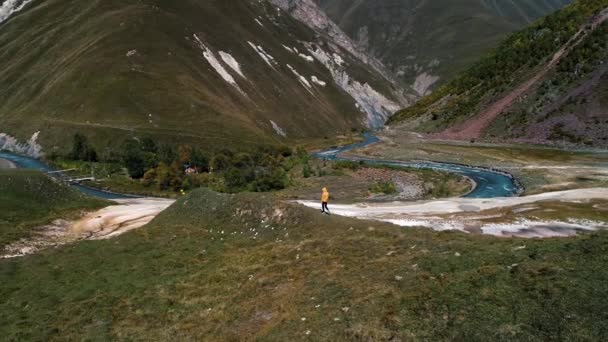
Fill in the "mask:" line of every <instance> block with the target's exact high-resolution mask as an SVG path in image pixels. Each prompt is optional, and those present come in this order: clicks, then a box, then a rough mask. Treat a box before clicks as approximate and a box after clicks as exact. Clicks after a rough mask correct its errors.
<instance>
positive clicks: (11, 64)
mask: <svg viewBox="0 0 608 342" xmlns="http://www.w3.org/2000/svg"><path fill="white" fill-rule="evenodd" d="M256 20H257V22H256ZM195 35H196V36H197V37H198V38H199V40H200V42H198V41H197V39H196V38H194V36H195ZM249 42H251V43H253V44H254V45H256V46H258V47H261V48H257V49H253V48H252V47H251V46H250V44H249ZM303 42H310V43H314V44H319V46H321V47H322V49H323V50H325V51H326V52H328V53H329V52H331V51H332V49H333V48H332V47H329V46H328V45H326V42H325V41H324V40H322V39H321V38H318V39H317V38H316V37H315V35H314V33H313V32H312V31H311V30H309V29H308V28H307V27H306V26H304V25H303V24H302V23H299V22H297V21H295V20H294V19H292V18H291V17H289V16H288V15H286V14H285V13H282V12H277V10H276V8H274V7H272V6H270V5H268V4H267V3H266V2H246V1H243V2H241V1H238V2H226V1H219V0H217V1H216V0H213V1H200V0H186V1H179V2H176V1H169V0H159V1H155V2H141V1H135V0H128V1H118V0H103V1H101V0H94V1H70V0H48V1H34V2H32V3H31V4H30V5H29V6H28V7H27V8H26V9H24V10H23V11H21V12H19V13H17V14H14V15H13V16H12V17H10V18H9V19H7V20H6V21H4V22H2V23H1V24H0V46H2V47H3V48H2V50H1V51H0V126H1V127H2V131H3V132H6V133H9V134H12V135H16V136H17V137H19V138H20V139H24V140H25V139H27V138H29V136H30V135H31V134H32V133H33V132H35V131H37V130H40V131H41V132H42V133H41V136H40V138H41V141H42V145H43V146H44V147H45V150H46V151H47V152H48V151H49V150H51V149H52V148H53V147H54V146H58V147H59V148H63V147H65V145H66V141H65V138H66V137H67V136H71V133H74V132H76V131H80V132H82V133H84V134H85V135H87V136H89V137H91V139H92V140H93V141H94V142H95V143H109V144H112V143H115V142H117V141H122V140H123V139H120V138H121V137H124V136H130V135H135V136H141V135H143V134H145V135H152V136H155V137H157V138H158V139H159V140H165V141H170V142H171V141H179V142H184V141H188V142H195V143H198V144H200V145H206V146H216V147H224V146H226V145H240V146H242V145H251V144H261V143H268V142H275V141H277V140H283V139H285V138H284V137H283V135H285V136H286V137H287V139H291V138H293V139H297V138H302V137H323V136H326V135H335V134H336V132H344V131H350V130H351V129H352V128H362V127H364V126H365V125H366V124H367V118H366V116H367V114H366V113H363V112H362V111H361V110H360V109H358V108H357V107H356V106H355V103H356V102H355V99H353V97H352V96H350V95H349V94H347V93H346V92H345V91H344V90H343V89H342V88H341V87H339V86H338V85H337V84H336V83H335V82H334V75H332V73H331V72H330V70H328V68H327V67H326V66H325V65H323V64H322V63H321V62H319V61H318V60H314V59H311V56H310V52H309V51H307V48H306V47H305V46H304V44H303ZM201 44H204V47H207V48H208V49H209V52H206V51H205V48H204V47H203V45H201ZM283 45H285V46H287V47H290V48H291V49H292V50H293V49H294V48H296V49H298V51H300V52H301V53H302V54H303V55H308V56H305V57H306V58H308V59H309V60H307V59H306V58H304V57H303V56H299V55H298V53H295V52H294V51H288V50H287V49H286V48H285V47H284V46H283ZM256 50H257V51H256ZM220 51H221V52H223V53H224V54H221V53H220ZM262 51H264V52H263V53H262ZM335 51H336V53H337V54H339V55H341V57H342V59H343V60H344V68H345V71H347V72H348V74H349V75H350V76H351V83H352V81H353V78H354V79H356V80H358V81H359V82H361V83H368V84H370V85H371V86H373V87H374V88H375V89H376V90H377V91H379V92H381V93H382V94H384V95H385V96H386V97H388V98H392V95H391V92H392V91H393V89H392V86H391V85H390V83H389V82H388V81H386V80H385V79H384V78H382V77H381V76H378V75H377V74H375V73H373V72H372V71H370V70H368V68H367V67H366V66H364V65H363V64H362V63H360V62H358V61H357V60H355V59H353V58H352V57H350V55H348V54H347V53H345V52H344V51H341V50H340V49H338V48H335ZM205 53H207V54H208V55H212V57H214V58H215V59H216V60H217V61H218V64H219V67H221V68H222V69H223V72H225V73H227V74H229V76H227V77H231V78H232V81H233V82H232V83H231V82H228V81H227V80H226V79H225V78H223V77H222V75H221V73H220V72H219V71H218V70H217V65H216V66H214V65H212V64H211V63H210V62H209V61H208V60H207V59H206V57H205ZM225 53H227V54H228V55H229V56H232V58H233V59H234V60H232V61H231V60H230V57H229V56H228V55H225ZM264 53H265V54H267V55H269V56H270V57H264V58H267V59H268V62H266V61H265V60H264V59H263V58H262V56H261V55H263V54H264ZM222 56H224V57H228V58H227V59H226V60H224V59H223V58H222ZM208 57H209V56H208ZM271 58H274V62H272V61H271ZM235 64H238V68H240V73H241V74H242V75H241V74H239V71H237V70H236V69H235V68H233V66H235ZM269 64H270V65H269ZM288 65H289V66H288ZM290 67H291V68H290ZM292 69H293V70H292ZM296 73H298V75H301V76H302V77H304V78H306V79H305V80H304V81H302V79H300V77H299V76H298V75H296ZM336 75H337V74H336ZM313 76H315V77H317V78H318V79H319V80H320V82H324V83H325V84H326V85H321V84H319V83H315V82H314V81H313V79H312V77H313ZM224 77H226V75H224ZM272 122H274V123H275V124H276V125H277V127H273V124H272ZM66 133H69V134H66ZM283 133H284V134H283Z"/></svg>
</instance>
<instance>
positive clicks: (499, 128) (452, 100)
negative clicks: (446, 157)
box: [391, 0, 608, 147]
mask: <svg viewBox="0 0 608 342" xmlns="http://www.w3.org/2000/svg"><path fill="white" fill-rule="evenodd" d="M607 20H608V1H606V0H594V1H577V2H575V3H574V4H572V5H570V6H568V7H566V8H564V9H563V10H560V11H558V12H557V13H555V14H553V15H551V16H548V17H546V18H544V19H543V20H540V21H539V22H537V23H535V24H533V25H532V26H530V27H528V28H526V29H524V30H522V31H520V32H517V33H516V34H513V35H512V36H511V37H509V38H508V39H507V40H506V41H505V42H504V43H503V44H502V45H501V46H500V47H499V48H498V49H496V50H495V51H494V52H493V53H491V54H490V55H488V56H487V57H485V58H483V59H482V60H480V61H479V62H477V63H476V64H475V65H474V66H473V67H471V68H470V69H468V70H467V71H466V72H464V73H462V74H461V75H460V76H459V77H458V78H456V79H455V80H454V81H452V82H450V83H449V84H447V85H445V86H443V87H441V88H439V89H438V90H436V91H435V92H434V93H433V94H432V95H430V96H427V97H425V98H423V99H422V100H421V101H419V102H418V103H417V104H416V105H414V106H412V107H410V108H408V109H405V110H403V111H400V112H399V113H397V114H396V115H395V116H394V117H393V118H391V125H393V126H401V127H402V129H414V130H417V131H420V132H426V133H432V132H437V133H438V134H437V135H436V137H439V138H447V139H467V140H468V139H479V138H485V139H500V140H511V141H512V140H515V141H525V142H536V143H559V144H566V145H588V146H597V147H606V146H608V142H607V139H608V131H607V129H606V127H607V126H606V123H608V111H607V110H606V108H607V107H608V93H607V92H606V89H607V86H608V74H607V72H608V65H607V64H606V61H607V60H608V21H607Z"/></svg>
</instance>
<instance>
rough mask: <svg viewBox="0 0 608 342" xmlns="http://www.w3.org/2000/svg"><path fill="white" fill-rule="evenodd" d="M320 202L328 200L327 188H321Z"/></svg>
mask: <svg viewBox="0 0 608 342" xmlns="http://www.w3.org/2000/svg"><path fill="white" fill-rule="evenodd" d="M321 202H329V191H327V188H323V194H322V195H321Z"/></svg>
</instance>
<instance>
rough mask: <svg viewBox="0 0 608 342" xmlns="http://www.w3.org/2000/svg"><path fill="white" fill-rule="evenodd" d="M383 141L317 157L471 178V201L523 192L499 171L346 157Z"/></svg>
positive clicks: (366, 140) (369, 140)
mask: <svg viewBox="0 0 608 342" xmlns="http://www.w3.org/2000/svg"><path fill="white" fill-rule="evenodd" d="M378 142H380V139H379V138H378V137H377V136H375V135H374V134H373V133H371V132H367V133H365V134H363V141H361V142H358V143H355V144H351V145H346V146H341V147H337V148H331V149H327V150H323V151H319V152H316V153H314V154H313V155H314V156H315V157H317V158H321V159H327V160H347V161H363V162H365V163H368V164H376V165H389V166H398V167H410V168H420V169H433V170H439V171H446V172H451V173H456V174H459V175H463V176H465V177H468V178H469V179H471V180H472V181H474V182H475V184H476V186H475V188H474V189H473V190H472V191H471V192H470V193H468V194H467V195H465V196H464V197H467V198H497V197H512V196H517V195H518V194H519V193H520V192H521V191H522V187H521V186H520V185H518V182H517V180H516V179H515V178H514V177H513V176H511V175H510V174H508V173H506V172H501V171H498V170H490V169H487V168H481V167H474V166H467V165H457V164H449V163H438V162H432V161H411V162H404V161H393V160H381V159H369V158H360V157H350V156H345V155H344V154H345V153H346V152H350V151H353V150H356V149H360V148H363V147H366V146H369V145H372V144H375V143H378Z"/></svg>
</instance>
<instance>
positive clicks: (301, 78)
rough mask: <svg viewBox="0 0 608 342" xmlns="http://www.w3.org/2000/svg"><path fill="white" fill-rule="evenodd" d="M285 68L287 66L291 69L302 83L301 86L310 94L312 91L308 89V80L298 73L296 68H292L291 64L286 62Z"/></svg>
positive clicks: (310, 85) (309, 86)
mask: <svg viewBox="0 0 608 342" xmlns="http://www.w3.org/2000/svg"><path fill="white" fill-rule="evenodd" d="M287 68H289V70H291V72H292V73H293V74H294V75H296V77H297V79H298V81H299V82H300V84H302V86H303V87H304V88H305V89H306V90H308V92H310V93H311V94H312V91H310V89H311V88H312V84H310V82H308V80H307V79H306V77H304V76H302V75H300V74H299V73H298V71H297V70H296V69H294V68H293V67H292V66H291V65H289V64H287Z"/></svg>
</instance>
